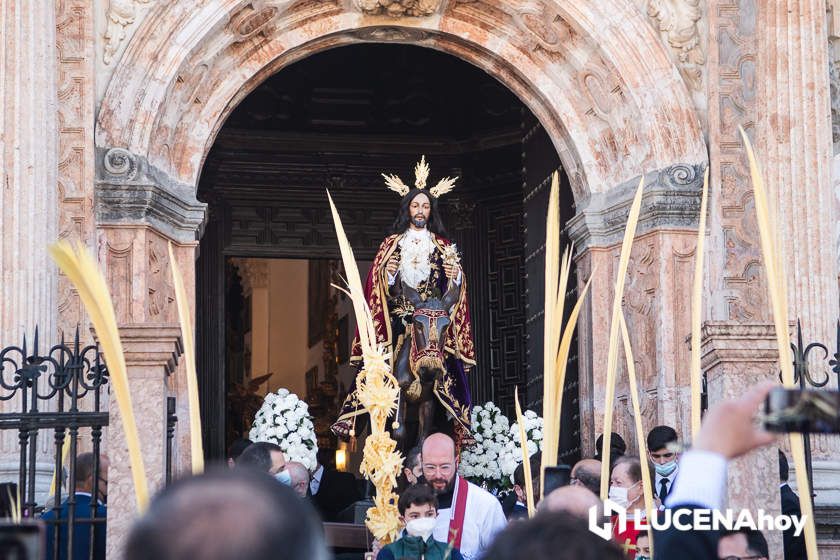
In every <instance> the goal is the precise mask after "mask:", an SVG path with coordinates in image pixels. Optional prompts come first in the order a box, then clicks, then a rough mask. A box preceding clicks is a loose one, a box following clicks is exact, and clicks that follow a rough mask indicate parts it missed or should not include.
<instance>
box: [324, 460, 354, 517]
mask: <svg viewBox="0 0 840 560" xmlns="http://www.w3.org/2000/svg"><path fill="white" fill-rule="evenodd" d="M361 499H362V496H361V494H360V493H359V488H358V486H357V484H356V477H355V476H353V475H352V474H351V473H346V472H340V471H337V470H335V469H331V468H329V467H324V472H323V473H322V474H321V483H320V484H319V485H318V493H317V494H314V495H313V496H312V504H313V505H314V506H315V508H316V509H317V510H318V513H320V514H321V518H322V519H323V520H324V521H331V522H334V521H337V517H338V514H339V512H341V511H342V510H343V509H344V508H346V507H347V506H349V505H351V504H353V503H355V502H357V501H359V500H361Z"/></svg>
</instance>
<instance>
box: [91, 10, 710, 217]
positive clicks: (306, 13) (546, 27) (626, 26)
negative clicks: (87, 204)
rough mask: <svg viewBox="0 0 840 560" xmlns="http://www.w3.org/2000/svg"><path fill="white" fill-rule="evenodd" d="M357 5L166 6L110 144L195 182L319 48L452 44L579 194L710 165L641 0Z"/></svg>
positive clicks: (132, 60) (117, 104)
mask: <svg viewBox="0 0 840 560" xmlns="http://www.w3.org/2000/svg"><path fill="white" fill-rule="evenodd" d="M350 4H351V2H349V1H348V0H342V1H332V2H289V1H286V2H269V1H267V0H258V1H249V2H246V1H241V0H240V1H230V2H212V3H206V4H204V5H203V6H202V7H200V8H198V9H195V8H192V7H187V6H186V5H184V4H182V3H166V4H161V5H159V6H157V7H155V8H154V9H153V10H152V11H151V12H150V13H149V14H148V16H147V17H146V19H145V20H144V23H143V24H142V26H141V28H140V29H138V31H137V33H136V34H135V35H134V37H133V38H132V40H131V43H130V45H129V46H128V49H127V50H126V53H125V55H124V56H123V58H122V59H121V61H120V63H119V65H118V67H117V68H116V69H115V72H114V75H113V78H112V80H111V82H110V84H109V86H108V89H107V92H106V94H105V98H104V100H103V102H102V105H101V107H100V111H99V118H98V122H97V129H96V145H97V147H98V148H99V149H101V150H108V149H111V148H123V149H125V150H128V152H130V154H131V155H132V156H133V157H135V158H137V159H138V160H141V161H144V162H145V163H147V164H148V165H149V168H150V170H154V171H155V172H156V173H158V174H160V176H161V178H163V177H165V178H167V179H168V180H170V181H172V183H173V184H172V186H173V187H180V188H183V189H185V190H190V189H192V190H193V191H194V187H195V184H196V179H197V177H198V175H199V173H200V170H201V164H202V162H203V159H204V156H205V154H206V152H207V150H208V149H209V146H210V145H211V144H212V142H213V139H214V137H215V133H216V132H217V131H218V129H219V127H220V126H221V124H222V123H223V122H224V119H225V117H226V115H227V114H228V113H229V111H230V110H231V109H232V108H233V107H234V106H236V103H237V102H238V101H239V100H240V99H242V98H243V97H244V96H245V95H247V94H248V93H249V92H250V91H251V90H252V89H253V88H254V87H255V86H256V85H257V84H259V83H260V82H261V81H262V80H263V79H264V78H265V77H267V76H269V75H271V74H273V73H275V72H276V71H278V70H279V69H280V68H282V67H283V66H285V65H287V64H289V63H290V62H292V61H294V60H298V59H300V58H303V57H305V56H307V55H309V54H311V53H313V52H317V51H320V50H324V49H328V48H331V47H335V46H338V45H343V44H348V43H353V42H359V41H374V42H405V43H412V44H417V45H421V46H426V47H429V48H435V49H439V50H443V51H446V52H449V53H451V54H454V55H456V56H458V57H460V58H462V59H464V60H466V61H468V62H471V63H472V64H475V65H477V66H479V67H481V68H483V69H484V70H486V71H487V72H488V73H490V74H491V75H493V76H495V77H497V78H498V79H499V80H500V81H502V82H503V83H504V84H505V85H506V86H507V87H508V88H509V89H511V90H512V91H513V92H514V93H516V94H517V95H518V96H519V97H520V98H521V99H523V101H524V102H525V103H526V104H527V105H528V106H529V108H530V109H531V110H532V111H533V112H534V114H535V115H536V116H537V117H538V118H539V119H540V120H541V122H542V123H543V125H544V126H545V127H546V129H547V130H548V131H549V133H550V134H551V136H552V138H553V139H554V142H555V145H556V147H557V149H558V152H559V153H560V156H561V160H562V161H563V165H564V167H565V168H566V169H567V170H569V173H570V176H572V177H573V188H574V190H575V195H576V198H577V199H578V200H579V201H582V200H585V199H586V198H588V196H589V195H590V194H591V193H599V192H605V191H607V190H609V189H611V188H612V187H614V186H616V185H620V184H622V183H624V182H625V181H627V180H629V179H631V178H633V177H637V176H638V175H640V174H641V173H644V172H650V171H654V170H660V169H664V168H666V167H668V166H672V165H674V164H688V165H695V164H701V163H703V162H705V161H706V149H705V143H704V141H703V137H702V132H701V128H700V122H699V120H698V118H697V115H696V113H695V110H694V106H693V104H692V101H691V98H690V95H689V93H688V90H687V88H686V86H685V85H684V83H683V82H682V79H681V78H680V75H679V71H678V70H677V68H676V67H675V66H674V65H673V64H672V63H671V61H670V59H669V57H668V53H667V52H666V49H665V47H664V45H662V44H661V43H660V41H659V38H658V37H657V36H656V34H655V33H654V31H653V29H652V28H651V27H650V25H649V23H648V22H647V20H646V19H645V16H644V15H643V14H642V13H641V12H640V11H639V10H638V8H636V7H635V5H634V4H633V3H632V2H631V1H630V0H607V1H604V2H598V3H595V4H597V6H596V5H595V4H593V5H578V4H579V3H569V2H554V1H518V2H503V1H501V0H488V1H482V2H475V1H470V0H451V1H449V2H440V1H438V2H437V3H436V4H437V5H438V7H437V9H435V10H433V11H432V10H431V9H430V13H431V15H429V16H428V17H423V18H417V17H408V16H404V17H399V18H395V17H389V16H382V15H376V16H373V15H368V14H366V13H364V11H363V10H361V9H356V8H354V7H352V6H351V5H350ZM432 4H435V3H434V2H433V3H432Z"/></svg>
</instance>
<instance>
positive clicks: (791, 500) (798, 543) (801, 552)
mask: <svg viewBox="0 0 840 560" xmlns="http://www.w3.org/2000/svg"><path fill="white" fill-rule="evenodd" d="M781 494H782V514H783V515H795V516H796V517H801V516H802V511H800V509H799V496H797V495H796V493H795V492H794V491H793V489H792V488H791V487H790V486H789V485H788V484H787V483H785V484H783V485H782V487H781ZM793 533H794V529H793V527H791V528H790V529H788V530H787V531H785V532H784V543H785V560H805V558H806V555H805V535H799V536H798V537H795V536H794V535H793Z"/></svg>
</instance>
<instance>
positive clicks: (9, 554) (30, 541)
mask: <svg viewBox="0 0 840 560" xmlns="http://www.w3.org/2000/svg"><path fill="white" fill-rule="evenodd" d="M44 539H45V529H44V524H43V523H41V522H39V521H31V520H24V521H23V522H22V523H12V522H11V521H9V520H3V521H0V558H4V559H5V560H41V558H43V555H44V554H46V551H45V549H44V544H45V540H44Z"/></svg>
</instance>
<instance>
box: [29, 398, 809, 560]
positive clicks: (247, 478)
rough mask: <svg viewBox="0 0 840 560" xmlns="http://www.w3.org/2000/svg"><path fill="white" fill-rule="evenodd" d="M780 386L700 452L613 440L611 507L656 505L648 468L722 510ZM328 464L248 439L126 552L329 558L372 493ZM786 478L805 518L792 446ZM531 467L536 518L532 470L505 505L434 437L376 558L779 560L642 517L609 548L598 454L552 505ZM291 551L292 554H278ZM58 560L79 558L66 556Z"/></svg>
mask: <svg viewBox="0 0 840 560" xmlns="http://www.w3.org/2000/svg"><path fill="white" fill-rule="evenodd" d="M771 385H772V384H768V385H761V386H758V387H755V388H754V389H753V390H752V391H750V392H749V393H747V394H746V395H745V396H743V397H742V398H741V399H738V400H734V401H727V402H724V403H721V404H720V405H718V406H717V407H714V408H712V409H711V410H710V411H709V412H708V413H707V415H706V418H705V419H704V422H703V427H702V429H701V431H700V433H699V434H698V436H697V437H696V438H695V440H694V442H693V446H692V447H691V449H689V450H687V451H685V452H682V453H681V452H680V450H679V449H678V448H677V447H676V444H677V443H678V440H679V436H678V434H677V432H676V431H675V430H674V429H673V428H671V427H668V426H657V427H655V428H654V429H652V430H651V431H650V433H649V434H648V435H647V444H648V457H647V458H646V461H641V460H640V459H639V457H636V456H633V455H629V454H627V450H626V445H625V444H624V441H623V440H622V438H621V437H620V436H619V434H613V435H612V445H611V449H612V453H611V457H610V463H611V468H610V482H609V497H610V499H611V500H612V501H613V502H615V503H616V504H618V505H620V506H623V507H624V508H626V509H627V510H628V512H630V511H634V510H635V509H639V510H644V498H643V490H642V469H644V468H648V469H650V473H651V475H652V476H651V482H652V485H653V490H654V497H655V511H658V512H663V511H665V510H666V509H668V508H673V509H681V508H688V509H692V508H709V509H721V508H722V507H723V505H724V504H723V502H724V496H725V491H726V486H725V485H726V469H727V463H728V462H729V461H730V460H732V459H734V458H736V457H738V456H741V455H743V454H745V453H748V452H750V451H752V450H754V449H756V448H758V447H761V446H766V445H770V444H771V443H773V442H774V441H775V439H774V438H773V436H771V435H770V434H768V433H766V432H764V431H762V430H760V429H758V428H756V427H754V423H753V416H754V415H755V412H756V410H757V409H758V407H759V405H760V403H761V402H763V400H764V396H765V395H766V393H767V391H768V390H769V388H770V386H771ZM324 459H325V457H323V456H319V461H318V464H317V467H316V468H315V470H314V472H310V471H309V470H308V469H307V468H306V467H304V465H302V464H300V463H296V462H293V461H287V459H286V457H285V455H284V453H283V451H282V449H281V447H279V446H277V445H275V444H272V443H266V442H256V443H251V442H248V441H247V440H239V441H237V442H235V443H234V445H232V446H231V448H230V450H229V457H228V464H229V467H230V468H227V469H220V468H216V469H209V470H208V472H206V473H205V474H202V475H200V476H194V477H188V478H184V479H181V480H178V481H176V482H175V483H173V484H171V485H170V486H168V487H167V488H165V489H164V490H163V491H161V492H160V493H159V494H158V495H157V496H156V497H155V498H154V500H153V501H152V504H151V507H150V508H149V510H148V511H147V512H146V514H145V515H144V516H143V517H142V518H141V519H140V520H139V521H138V522H137V523H136V524H135V525H134V527H133V529H132V531H131V534H130V536H129V539H128V544H127V549H126V558H127V559H128V560H145V559H149V560H152V559H155V560H167V559H171V560H185V559H188V560H194V559H195V558H202V559H209V560H228V559H236V560H251V559H254V560H262V559H269V558H280V557H283V558H307V559H315V560H317V559H320V558H329V557H330V552H329V551H328V548H327V546H326V544H325V538H324V529H323V525H322V523H321V522H322V521H342V520H347V519H342V515H344V516H345V517H346V515H347V510H352V509H353V508H352V507H351V506H352V505H353V504H355V503H356V502H357V501H359V500H360V499H362V498H363V495H364V494H365V486H364V485H363V484H360V481H357V479H356V478H355V477H354V476H353V475H352V474H350V473H343V472H339V471H337V470H335V469H334V468H332V467H330V466H328V465H327V464H325V463H326V460H324ZM93 463H94V461H93V456H92V455H91V454H89V453H88V454H83V455H80V456H79V457H78V459H77V462H76V470H75V477H76V485H75V487H76V491H75V503H76V507H75V511H76V513H75V515H76V517H77V520H79V519H82V520H83V519H84V518H86V517H90V516H91V515H95V517H99V518H104V516H105V514H106V509H105V497H106V496H107V471H108V459H107V457H105V456H104V455H103V456H101V457H100V459H99V467H98V469H97V470H98V471H99V474H98V475H96V476H94V468H93ZM779 471H780V482H781V484H780V497H779V500H780V505H781V509H782V511H783V513H785V514H787V515H799V511H798V499H797V496H796V495H795V494H794V492H793V490H792V489H791V488H790V486H788V485H787V478H788V465H787V460H786V458H785V456H784V454H783V453H781V451H780V452H779ZM531 473H532V475H533V480H532V491H533V497H534V503H535V504H536V513H535V514H534V515H533V516H530V517H529V515H528V507H527V501H528V500H527V490H526V488H527V487H528V485H527V484H526V480H525V472H524V468H523V467H522V465H520V467H519V468H518V469H517V471H516V472H515V473H514V476H513V478H514V480H513V482H514V489H513V492H512V493H511V494H510V496H509V499H507V500H502V499H500V498H499V497H497V496H495V495H493V494H491V493H490V492H488V491H487V490H485V489H483V488H481V487H479V486H476V485H474V484H472V483H470V482H468V481H466V480H465V479H464V478H462V477H461V476H459V475H458V456H457V452H456V445H455V442H454V441H453V440H452V438H451V437H449V436H448V435H446V434H442V433H435V434H432V435H430V436H429V437H427V438H426V439H425V440H424V441H423V443H422V446H421V447H419V448H416V449H413V450H411V451H410V452H408V454H407V456H406V458H405V462H404V468H403V473H402V476H401V479H402V480H401V481H400V485H399V492H400V495H399V502H398V504H397V507H398V510H399V516H400V522H401V524H402V526H403V529H402V532H401V534H400V538H399V539H397V540H396V541H394V542H392V543H390V544H387V545H385V546H383V547H381V548H378V549H377V555H376V559H377V560H400V559H415V558H416V559H425V560H433V559H450V560H461V559H465V560H477V559H485V560H502V559H504V560H519V559H522V560H543V559H545V560H548V559H552V560H558V559H559V560H563V559H566V558H568V559H572V558H574V559H576V560H580V559H588V558H592V559H595V558H598V559H612V558H614V559H616V560H619V559H630V560H650V559H651V558H653V557H655V558H688V559H693V558H696V559H701V558H702V559H707V558H719V559H725V560H740V559H747V558H749V559H753V560H759V559H762V558H765V559H766V558H769V557H770V556H769V553H768V545H767V541H766V539H765V536H764V535H762V533H761V532H760V531H757V530H752V529H743V530H738V531H730V532H723V533H718V532H714V531H693V530H692V531H680V530H676V529H674V528H671V529H666V530H663V531H653V532H652V533H649V532H648V531H647V530H640V529H638V528H637V524H639V522H640V521H641V520H639V519H635V518H634V517H633V515H632V514H630V515H629V519H628V522H627V526H626V528H625V529H624V530H620V527H619V524H617V523H614V524H613V538H612V540H604V539H603V538H601V537H600V536H598V535H596V534H595V533H593V532H592V531H590V530H589V527H588V523H589V519H590V515H591V512H592V511H595V512H597V517H598V518H599V519H601V516H602V512H603V509H602V508H603V503H602V502H601V501H600V500H599V498H598V492H599V489H600V483H601V481H600V477H601V462H600V460H599V458H591V459H590V458H586V459H583V460H581V461H579V462H577V463H576V464H575V465H573V466H571V470H570V475H571V477H570V480H569V484H568V485H563V486H560V487H558V488H555V489H553V490H551V491H550V492H549V493H548V494H546V495H545V496H544V497H543V498H542V499H540V496H541V494H542V493H541V491H540V486H539V484H540V475H539V473H540V456H539V454H536V455H534V456H532V457H531ZM68 500H69V497H68ZM94 504H96V506H94ZM66 505H67V501H65V502H64V503H63V504H61V505H60V506H59V507H56V508H53V509H51V510H50V511H49V513H47V514H45V515H44V519H45V521H55V519H56V518H61V516H62V515H64V516H66V515H67V512H66ZM85 508H87V509H85ZM593 508H594V510H593ZM343 511H344V513H343V514H342V512H343ZM94 512H95V513H94ZM351 513H352V511H351ZM641 515H645V514H644V513H642V514H641ZM349 521H353V519H349ZM355 521H356V522H358V521H360V519H359V518H357V519H355ZM48 525H49V526H50V527H52V524H48ZM59 527H65V526H63V525H61V524H59ZM78 527H81V529H79V528H78ZM51 530H52V529H51ZM61 530H62V531H63V533H62V534H61V535H60V539H59V541H60V544H61V546H62V547H65V548H66V542H67V538H68V535H67V534H66V533H67V531H66V528H63V529H61ZM104 530H105V527H104V523H101V524H98V525H96V527H95V530H94V531H91V530H90V526H89V525H88V526H85V525H84V524H81V525H79V524H77V529H76V532H75V533H74V535H73V538H74V541H73V542H74V545H73V550H74V553H73V557H79V558H91V557H92V558H104V554H105V552H104V551H105V542H104ZM54 538H55V537H54V536H53V534H52V533H50V534H49V535H48V539H47V540H48V541H49V542H52V541H53V539H54ZM651 539H652V541H651ZM91 549H93V550H91ZM279 550H282V551H283V554H282V555H280V556H278V551H279ZM651 550H653V555H655V556H653V555H652V553H651ZM59 557H60V558H66V557H67V556H66V553H64V552H61V553H60V554H59ZM784 558H785V560H796V559H799V558H805V551H804V542H803V539H802V536H801V535H800V536H795V535H794V534H793V533H792V532H786V533H785V535H784Z"/></svg>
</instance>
